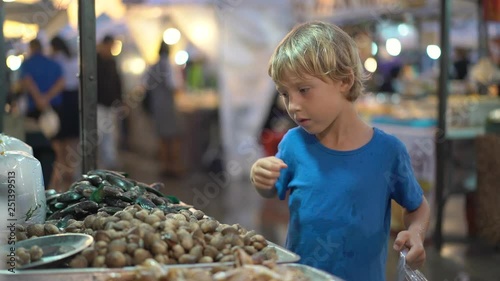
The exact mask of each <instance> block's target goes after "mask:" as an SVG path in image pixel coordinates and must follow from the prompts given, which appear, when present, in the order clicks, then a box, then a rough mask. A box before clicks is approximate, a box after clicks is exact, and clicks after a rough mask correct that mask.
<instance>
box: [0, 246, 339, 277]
mask: <svg viewBox="0 0 500 281" xmlns="http://www.w3.org/2000/svg"><path fill="white" fill-rule="evenodd" d="M233 255H234V256H235V262H234V263H233V264H230V265H229V264H227V265H221V264H197V265H194V266H193V265H178V266H174V267H172V266H168V265H163V264H160V263H158V262H157V261H156V260H154V259H151V258H150V259H147V260H145V261H144V262H143V263H142V264H141V265H138V266H135V267H124V268H95V269H92V270H89V269H76V268H72V269H59V270H29V271H19V272H18V273H14V274H12V273H11V274H10V276H8V277H7V276H6V277H7V278H6V280H9V279H10V278H12V279H13V280H14V278H17V279H16V280H21V279H22V280H23V281H38V280H50V281H73V280H74V281H143V280H148V281H167V280H200V281H230V280H240V281H246V280H248V281H252V280H275V281H342V279H340V278H338V277H335V276H333V275H330V274H328V273H326V272H324V271H322V270H318V269H316V268H313V267H310V266H307V265H302V264H296V263H286V264H277V263H276V262H275V261H270V260H266V261H262V260H260V261H257V260H255V259H254V258H253V257H252V256H250V255H248V254H247V253H246V252H245V251H244V250H242V249H241V248H238V249H235V250H234V251H233ZM9 277H10V278H9ZM19 278H20V279H19ZM2 280H4V279H2Z"/></svg>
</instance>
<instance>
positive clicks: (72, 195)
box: [57, 191, 83, 203]
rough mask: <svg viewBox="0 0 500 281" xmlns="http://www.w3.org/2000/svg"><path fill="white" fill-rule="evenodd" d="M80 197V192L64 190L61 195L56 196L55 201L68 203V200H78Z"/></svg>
mask: <svg viewBox="0 0 500 281" xmlns="http://www.w3.org/2000/svg"><path fill="white" fill-rule="evenodd" d="M82 197H83V195H82V194H80V193H78V192H75V191H66V192H64V193H63V194H61V196H59V197H58V198H57V201H59V202H64V203H68V202H74V201H77V200H79V199H80V198H82Z"/></svg>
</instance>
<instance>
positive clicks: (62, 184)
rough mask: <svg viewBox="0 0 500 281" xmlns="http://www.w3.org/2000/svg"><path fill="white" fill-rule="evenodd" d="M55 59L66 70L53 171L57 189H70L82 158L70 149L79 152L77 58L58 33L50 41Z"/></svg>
mask: <svg viewBox="0 0 500 281" xmlns="http://www.w3.org/2000/svg"><path fill="white" fill-rule="evenodd" d="M50 45H51V47H52V58H53V59H54V60H55V61H56V62H58V63H59V64H60V65H61V67H62V71H63V76H64V82H65V83H64V89H63V92H62V104H61V127H60V130H59V133H58V134H57V135H56V137H55V140H54V150H55V153H56V161H55V165H54V169H53V172H52V180H51V182H52V185H53V188H55V189H56V190H58V191H61V192H64V191H66V190H68V188H69V186H70V185H71V183H72V182H73V181H74V180H75V177H76V175H75V172H76V168H77V167H79V164H80V159H79V157H78V158H75V157H74V155H75V154H71V152H76V151H78V141H79V135H80V123H79V121H80V116H79V114H78V112H79V111H78V85H79V80H78V71H79V66H78V58H77V57H76V55H74V54H72V52H71V51H70V49H69V47H68V45H67V44H66V42H65V41H64V40H63V39H62V38H61V37H59V36H56V37H54V38H52V40H51V41H50Z"/></svg>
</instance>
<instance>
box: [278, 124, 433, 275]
mask: <svg viewBox="0 0 500 281" xmlns="http://www.w3.org/2000/svg"><path fill="white" fill-rule="evenodd" d="M373 130H374V133H373V137H372V139H371V140H370V142H368V143H367V144H366V145H364V146H362V147H360V148H359V149H355V150H352V151H336V150H332V149H329V148H327V147H325V146H323V145H322V144H321V143H320V142H319V141H318V139H317V138H316V137H315V136H314V135H311V134H309V133H307V132H306V131H304V130H303V129H302V128H300V127H297V128H294V129H291V130H290V131H288V133H287V134H286V135H285V136H284V138H283V140H282V141H281V143H280V144H279V146H278V153H277V155H276V156H277V157H278V158H280V159H282V160H283V161H284V162H285V163H286V164H287V165H288V167H287V168H286V169H282V170H281V175H280V178H279V179H278V182H277V183H276V189H277V192H278V196H279V198H280V199H281V200H283V199H284V198H285V196H286V193H287V192H289V199H288V206H289V209H290V222H289V226H288V236H287V241H286V247H287V248H288V249H289V250H291V251H293V252H295V253H297V254H299V255H300V256H301V260H300V262H301V263H303V264H307V265H310V266H313V267H316V268H319V269H322V270H325V271H327V272H330V273H332V274H334V275H336V276H338V277H341V278H343V279H345V280H346V281H368V280H374V281H382V280H385V267H386V259H387V244H388V239H389V227H390V220H391V199H394V200H395V201H396V202H398V203H399V204H400V205H401V206H403V207H404V208H406V209H407V210H409V211H413V210H415V209H417V208H418V207H419V206H420V204H421V203H422V200H423V197H422V195H423V193H422V189H421V188H420V186H419V184H418V183H417V181H416V179H415V177H414V175H413V170H412V167H411V163H410V157H409V155H408V152H407V150H406V148H405V146H404V144H403V143H402V142H401V141H399V140H398V139H397V138H396V137H394V136H392V135H388V134H386V133H384V132H383V131H381V130H379V129H377V128H374V129H373Z"/></svg>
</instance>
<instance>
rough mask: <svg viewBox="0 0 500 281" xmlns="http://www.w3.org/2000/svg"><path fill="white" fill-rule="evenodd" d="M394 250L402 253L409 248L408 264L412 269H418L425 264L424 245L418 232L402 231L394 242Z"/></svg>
mask: <svg viewBox="0 0 500 281" xmlns="http://www.w3.org/2000/svg"><path fill="white" fill-rule="evenodd" d="M393 248H394V250H396V251H398V252H399V251H402V250H403V249H404V248H408V254H407V255H406V264H408V266H409V267H410V268H411V269H417V268H419V267H421V266H422V265H423V264H424V262H425V249H424V244H423V242H422V238H421V237H420V234H419V233H417V232H412V231H409V230H404V231H401V232H400V233H398V236H397V237H396V240H395V241H394V246H393Z"/></svg>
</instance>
